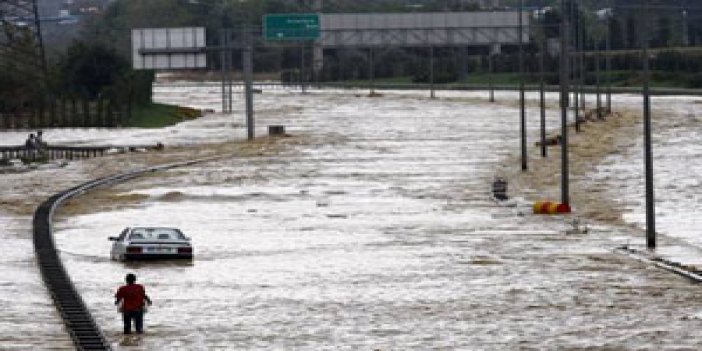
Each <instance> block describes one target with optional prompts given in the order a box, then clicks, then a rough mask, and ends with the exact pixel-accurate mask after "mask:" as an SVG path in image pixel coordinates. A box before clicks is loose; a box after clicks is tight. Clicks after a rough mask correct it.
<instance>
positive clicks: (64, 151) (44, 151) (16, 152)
mask: <svg viewBox="0 0 702 351" xmlns="http://www.w3.org/2000/svg"><path fill="white" fill-rule="evenodd" d="M160 147H162V145H161V146H160ZM112 149H122V150H136V149H159V144H155V145H134V146H62V145H48V146H45V147H42V148H40V149H28V148H27V147H25V146H0V160H11V159H23V160H29V161H36V160H41V159H49V160H56V159H67V160H73V159H80V158H90V157H98V156H103V155H105V153H106V152H107V151H108V150H112Z"/></svg>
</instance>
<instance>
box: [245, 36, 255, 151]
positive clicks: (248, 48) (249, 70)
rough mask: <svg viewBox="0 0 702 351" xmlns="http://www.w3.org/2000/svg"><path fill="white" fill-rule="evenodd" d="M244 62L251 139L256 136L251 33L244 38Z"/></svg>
mask: <svg viewBox="0 0 702 351" xmlns="http://www.w3.org/2000/svg"><path fill="white" fill-rule="evenodd" d="M242 55H243V56H242V63H243V66H244V67H243V68H244V84H245V85H244V93H245V95H246V131H247V137H248V139H249V140H252V139H253V138H254V130H255V128H254V127H255V126H254V111H253V59H252V56H253V48H252V45H251V38H250V34H249V33H248V31H247V33H246V37H245V38H244V50H243V52H242Z"/></svg>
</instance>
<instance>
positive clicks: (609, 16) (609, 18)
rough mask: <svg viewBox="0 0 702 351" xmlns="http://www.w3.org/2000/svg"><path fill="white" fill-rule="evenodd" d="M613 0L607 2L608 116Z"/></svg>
mask: <svg viewBox="0 0 702 351" xmlns="http://www.w3.org/2000/svg"><path fill="white" fill-rule="evenodd" d="M612 11H613V10H612V0H607V43H606V44H605V45H606V48H605V51H606V56H607V58H606V60H607V63H606V68H605V69H606V70H607V114H608V115H609V114H611V113H612V58H611V53H610V51H611V50H612V29H611V26H612V23H611V22H612V15H613V13H612Z"/></svg>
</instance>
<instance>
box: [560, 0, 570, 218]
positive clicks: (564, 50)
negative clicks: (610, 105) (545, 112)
mask: <svg viewBox="0 0 702 351" xmlns="http://www.w3.org/2000/svg"><path fill="white" fill-rule="evenodd" d="M561 9H562V12H563V16H561V17H562V19H561V30H560V32H561V33H560V34H561V57H560V59H561V64H560V83H561V203H564V204H569V203H570V196H569V194H568V193H569V184H568V182H569V177H568V172H569V169H568V105H569V101H570V91H569V90H570V89H569V84H570V82H568V77H569V75H570V72H568V63H569V62H570V53H569V52H568V51H569V50H568V42H569V41H570V40H569V33H568V16H567V15H566V14H565V9H566V0H561Z"/></svg>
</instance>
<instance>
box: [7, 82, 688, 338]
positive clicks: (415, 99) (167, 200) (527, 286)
mask: <svg viewBox="0 0 702 351" xmlns="http://www.w3.org/2000/svg"><path fill="white" fill-rule="evenodd" d="M209 94H212V92H211V91H209V90H208V89H207V88H202V89H200V88H183V87H176V86H173V87H170V88H169V87H168V86H161V87H159V90H157V93H156V96H157V98H158V99H160V100H161V101H167V102H168V101H170V102H174V103H179V102H181V103H182V102H183V101H182V100H181V99H185V98H186V97H187V98H189V99H196V100H197V101H209V100H207V98H206V97H207V96H209ZM446 94H447V96H446V97H442V98H439V99H434V100H430V99H426V98H425V97H423V96H420V95H413V94H412V93H404V92H396V93H393V92H387V93H384V95H383V97H378V98H368V97H363V96H362V95H361V94H355V93H349V92H332V91H317V92H313V93H312V94H308V95H299V94H296V93H292V92H272V93H270V94H268V93H264V94H262V95H260V96H257V102H258V106H261V107H260V108H259V112H258V114H257V122H258V125H259V126H261V127H260V129H259V130H258V132H259V134H262V133H264V128H265V126H266V125H269V124H283V125H286V127H287V130H288V132H289V133H290V134H291V137H288V138H280V139H268V138H261V139H260V140H257V141H256V142H253V143H243V142H239V143H235V142H227V143H220V144H219V145H217V146H215V145H199V146H196V145H190V146H187V147H186V146H182V148H175V149H171V150H166V151H165V152H164V153H162V154H144V155H131V156H130V155H122V156H114V157H113V158H103V159H95V160H87V161H81V162H79V163H74V164H70V165H69V166H67V167H64V168H61V169H59V170H55V171H53V172H52V173H44V174H43V173H40V172H33V173H29V174H28V175H25V176H24V177H19V176H18V177H16V178H12V179H13V180H12V182H15V181H16V182H17V184H22V187H17V188H15V191H13V192H5V191H3V195H2V201H3V203H4V204H5V205H4V206H5V207H9V209H7V211H8V212H10V211H13V212H15V213H16V215H15V217H16V218H20V222H18V223H21V219H22V218H25V219H26V216H27V215H28V214H29V212H30V211H29V209H31V208H32V206H33V205H34V204H35V203H37V202H38V201H40V200H41V199H42V198H43V197H44V196H46V195H48V194H49V193H51V192H52V191H58V190H60V189H64V188H67V187H69V186H70V185H74V184H75V183H78V182H80V181H83V180H85V179H89V178H91V177H94V176H98V175H101V174H110V173H113V172H115V171H118V170H122V169H129V168H135V167H139V166H143V165H145V164H150V163H153V162H161V161H172V160H175V159H179V158H182V157H189V156H195V155H208V154H212V153H221V154H227V155H230V156H229V157H225V158H223V159H220V160H218V161H214V162H208V163H203V164H197V165H192V166H188V167H183V168H178V169H173V170H169V171H164V172H156V173H153V174H150V175H148V176H146V177H143V178H138V179H136V180H133V181H130V182H127V183H124V184H120V185H116V186H114V187H111V188H109V189H103V190H100V191H97V192H95V193H90V194H86V195H85V196H84V197H82V198H80V201H72V202H71V203H70V204H68V205H67V206H66V207H64V208H62V209H61V210H60V211H61V212H60V214H59V217H58V219H57V222H56V225H55V229H56V240H57V245H58V247H59V248H60V250H61V256H62V258H63V259H64V262H65V264H66V266H67V269H68V271H69V272H70V274H71V276H72V277H73V278H74V280H75V282H76V285H77V287H78V289H79V291H80V292H81V293H82V294H83V297H84V299H85V301H86V303H87V305H88V306H89V308H90V310H91V312H92V313H93V314H94V316H95V318H96V320H97V321H98V323H99V324H100V326H101V327H102V328H103V330H104V331H105V332H106V334H107V336H108V339H109V340H110V341H111V343H112V344H113V346H114V348H115V349H118V350H119V349H125V350H126V349H129V350H155V349H188V350H212V349H223V350H224V349H230V350H238V349H260V350H270V349H303V350H332V349H333V350H358V349H368V350H374V349H380V350H396V349H415V350H446V349H460V350H474V349H481V350H482V349H485V350H504V349H509V350H531V349H533V350H543V349H568V350H579V349H580V350H586V349H645V350H649V349H650V350H694V349H697V348H698V345H699V344H700V343H702V328H700V327H701V326H702V321H701V319H700V318H701V316H702V314H701V312H702V309H701V307H702V302H700V301H699V299H698V298H697V297H698V287H697V286H695V285H693V284H690V282H688V281H686V280H684V279H681V278H679V277H677V276H674V275H671V274H670V273H667V272H665V271H661V270H659V269H656V268H652V267H650V266H647V265H645V264H641V263H639V262H638V261H634V260H632V259H630V258H628V257H626V256H621V255H619V254H617V253H615V252H614V248H615V247H617V246H618V245H621V244H623V243H627V242H635V241H636V240H640V234H641V233H640V230H639V229H638V228H636V227H635V226H632V225H630V224H627V223H625V221H622V220H621V216H622V215H621V213H622V212H618V211H617V206H615V204H613V203H611V202H610V201H608V200H607V196H603V197H601V198H600V197H598V194H599V193H605V192H604V191H600V188H598V186H599V187H602V186H603V185H602V184H605V183H598V182H594V181H592V179H594V178H593V176H592V175H591V172H592V171H593V170H595V169H596V166H597V165H600V164H602V163H606V162H608V157H609V156H611V155H612V154H617V153H621V152H624V151H623V150H624V149H626V148H627V145H628V144H629V143H631V142H633V141H630V140H633V138H635V136H633V137H632V139H628V133H627V132H626V130H627V129H628V128H635V127H636V122H635V120H636V119H635V118H634V117H631V116H630V113H631V114H634V112H631V111H629V110H627V109H626V108H623V109H622V110H623V111H622V114H621V115H620V116H616V117H612V118H609V119H608V120H607V121H606V122H597V123H592V124H588V125H587V126H586V127H585V132H584V133H583V136H585V135H589V136H590V137H591V138H587V139H586V138H584V137H583V138H581V139H579V138H574V139H573V141H574V148H573V150H574V151H573V152H574V155H573V158H576V157H577V159H576V160H575V161H574V174H573V179H574V184H575V185H576V186H575V188H576V190H575V193H574V199H575V200H574V205H575V208H576V211H577V212H576V214H575V215H574V216H577V217H580V218H582V219H583V220H584V221H586V222H587V223H588V225H589V226H590V231H589V232H588V233H587V234H581V235H570V234H565V231H566V230H567V229H569V224H568V223H567V222H568V221H569V220H570V219H572V218H563V217H547V216H535V215H532V214H531V213H530V212H531V202H532V201H534V200H537V199H541V198H542V197H553V196H556V195H557V194H558V190H557V189H554V188H556V185H555V184H554V182H555V181H554V178H553V176H554V175H553V174H554V173H556V172H555V168H554V167H555V165H557V163H555V164H549V162H555V160H557V155H558V154H557V152H556V150H555V149H551V151H552V154H551V156H550V158H549V160H551V161H548V160H544V161H541V160H538V157H536V155H537V153H538V150H537V149H536V148H535V147H531V149H532V150H530V152H531V153H532V161H533V163H532V165H533V168H532V171H531V172H530V173H529V176H527V175H520V174H518V173H519V172H515V171H514V170H513V168H516V167H517V166H518V163H516V162H513V160H514V155H516V154H518V149H517V148H518V146H519V143H518V140H516V138H514V136H516V135H518V123H515V121H517V120H516V117H517V116H518V111H517V110H516V109H515V104H514V103H512V102H510V101H509V100H508V99H510V98H512V97H513V96H512V95H509V94H505V95H499V98H500V100H502V101H505V102H504V103H498V104H489V103H487V102H486V101H485V100H484V99H482V98H480V96H477V95H476V96H474V95H470V94H467V93H460V92H455V93H450V94H452V95H449V93H446ZM463 94H465V96H464V95H463ZM550 99H551V101H552V102H553V101H555V99H556V97H555V96H550ZM615 101H617V102H619V103H621V104H622V105H626V103H627V101H628V100H627V98H625V97H624V98H620V97H617V98H616V99H615ZM215 103H216V102H213V103H212V104H213V106H215V105H214V104H215ZM531 104H532V106H533V101H532V103H531ZM624 107H626V106H624ZM237 108H238V109H240V108H241V106H237ZM231 118H233V116H227V115H211V116H207V117H205V118H204V119H203V120H202V121H201V122H202V123H203V124H208V125H220V126H221V125H222V123H223V122H222V121H225V120H229V119H231ZM237 118H238V117H237ZM557 120H558V111H556V110H549V113H548V121H549V125H552V126H556V121H557ZM537 123H538V114H536V113H534V114H532V115H531V116H530V117H529V126H530V127H529V128H530V130H529V133H530V136H531V137H532V138H534V137H535V136H536V135H537V133H538V124H537ZM206 129H207V128H202V130H205V131H202V130H201V129H199V128H194V129H193V133H209V132H208V131H206ZM240 132H241V131H239V132H237V133H240ZM239 135H240V134H239ZM534 140H535V139H534ZM49 174H51V175H52V177H54V178H55V179H56V180H55V181H51V182H48V181H47V180H46V179H47V178H46V177H48V175H49ZM496 174H505V175H507V176H508V177H509V178H510V185H511V186H513V187H512V188H511V189H512V195H515V197H516V203H517V206H515V207H503V206H498V205H496V204H495V203H494V202H493V201H492V200H491V199H490V197H489V188H490V182H491V180H492V178H493V176H494V175H496ZM3 177H4V176H3ZM12 177H14V176H12ZM47 183H50V184H47ZM5 184H9V183H5ZM13 184H14V183H13ZM587 186H591V188H590V189H591V190H588V188H587ZM31 189H34V190H32V191H30V190H31ZM23 192H24V193H25V195H23ZM11 193H13V194H11ZM26 194H28V195H26ZM20 199H23V200H21V201H20ZM594 204H597V205H598V206H599V207H595V206H594ZM15 205H16V206H15ZM23 216H24V217H23ZM25 225H26V223H25ZM129 225H170V226H177V227H180V228H182V229H183V230H184V231H185V233H186V234H187V235H189V236H191V237H192V238H193V243H194V246H195V259H194V260H193V262H192V263H183V262H162V263H120V262H113V261H110V260H109V256H108V253H109V242H108V241H107V240H106V238H107V236H110V235H114V234H116V233H117V232H118V231H119V230H121V229H122V228H123V227H125V226H129ZM17 226H18V228H19V227H22V225H19V224H18V225H17ZM15 235H17V236H18V237H19V238H20V239H18V240H19V243H17V244H15V246H16V247H17V250H18V251H21V252H23V255H24V257H25V258H24V260H25V261H24V262H29V260H30V258H29V257H31V254H29V253H28V250H29V249H30V247H31V246H28V244H27V242H28V238H25V237H23V236H22V231H21V230H17V231H16V234H15ZM22 245H24V246H22ZM4 264H5V265H8V264H9V263H4ZM22 271H23V273H22V274H24V275H25V276H27V277H30V278H31V273H32V272H33V269H23V270H22ZM127 272H135V273H136V274H137V276H138V279H139V281H140V282H142V283H143V284H145V285H146V286H147V290H148V291H149V293H150V295H151V296H152V298H153V300H154V302H155V304H154V306H153V308H152V309H151V311H150V312H149V313H148V314H147V317H146V325H147V332H146V334H145V336H144V337H143V338H141V339H139V340H132V339H125V338H123V337H122V336H121V335H120V321H119V316H118V314H117V313H116V311H115V309H114V307H113V305H112V298H111V296H112V294H113V293H114V289H115V288H116V287H117V286H118V285H119V284H120V283H121V282H122V279H123V277H124V274H126V273H127ZM36 274H37V275H36V279H37V280H34V281H32V282H31V284H29V285H27V286H26V287H27V289H29V290H31V291H33V292H32V293H31V294H30V296H32V298H33V299H35V300H36V301H42V304H43V306H44V307H43V311H44V312H45V313H47V314H51V312H48V311H49V310H50V308H49V307H50V305H49V303H48V302H47V300H46V299H45V296H43V295H42V293H39V292H34V291H41V284H40V283H39V282H38V272H37V273H36ZM30 278H27V279H29V280H31V279H30ZM6 296H9V295H3V296H2V297H3V298H4V299H5V298H6ZM22 306H25V307H22V308H19V309H16V310H15V311H14V312H13V315H14V317H13V318H16V319H22V317H20V313H21V312H22V311H23V310H24V308H29V307H27V306H29V304H24V305H22ZM6 318H7V317H6ZM22 320H23V321H24V323H25V324H26V325H34V324H32V323H31V322H30V321H28V320H26V319H22ZM51 323H53V324H51ZM48 324H49V325H56V322H55V321H54V322H51V321H50V320H49V322H48ZM56 329H57V328H54V329H53V330H54V332H53V333H48V334H47V335H41V334H40V335H39V336H38V337H36V338H31V337H27V338H21V341H23V342H24V343H25V344H27V345H36V346H39V347H41V345H46V344H49V343H52V342H53V340H54V338H59V337H60V335H59V334H60V333H58V332H56ZM59 329H60V328H59ZM10 335H12V332H11V330H10V329H9V327H8V328H3V329H0V337H3V338H5V339H0V340H8V337H9V336H10ZM14 340H15V341H17V340H19V338H18V339H14ZM0 342H2V341H0ZM18 342H19V341H18ZM11 344H12V343H6V344H2V343H0V347H4V346H5V345H11Z"/></svg>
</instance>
